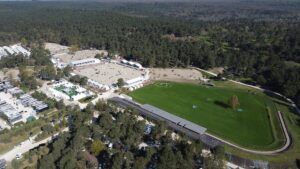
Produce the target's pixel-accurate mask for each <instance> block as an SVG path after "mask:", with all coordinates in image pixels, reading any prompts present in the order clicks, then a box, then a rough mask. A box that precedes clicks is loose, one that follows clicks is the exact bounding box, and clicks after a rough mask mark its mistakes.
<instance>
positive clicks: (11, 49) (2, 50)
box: [0, 44, 31, 59]
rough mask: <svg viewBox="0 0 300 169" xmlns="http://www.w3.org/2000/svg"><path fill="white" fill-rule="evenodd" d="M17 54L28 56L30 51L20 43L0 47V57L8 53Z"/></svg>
mask: <svg viewBox="0 0 300 169" xmlns="http://www.w3.org/2000/svg"><path fill="white" fill-rule="evenodd" d="M17 54H22V55H24V56H30V54H31V53H30V52H29V51H28V50H27V49H25V48H23V47H22V46H21V45H20V44H15V45H11V46H3V47H0V59H1V58H2V57H7V56H9V55H17Z"/></svg>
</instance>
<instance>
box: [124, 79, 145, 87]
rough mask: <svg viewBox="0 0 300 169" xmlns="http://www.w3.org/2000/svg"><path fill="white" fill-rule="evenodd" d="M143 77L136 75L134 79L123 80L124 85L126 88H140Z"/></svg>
mask: <svg viewBox="0 0 300 169" xmlns="http://www.w3.org/2000/svg"><path fill="white" fill-rule="evenodd" d="M144 81H145V79H144V77H142V76H140V77H137V78H134V79H131V80H127V81H125V87H127V88H130V87H132V88H134V89H136V88H140V87H142V84H143V83H144Z"/></svg>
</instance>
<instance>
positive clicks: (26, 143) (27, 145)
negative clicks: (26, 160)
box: [0, 128, 69, 162]
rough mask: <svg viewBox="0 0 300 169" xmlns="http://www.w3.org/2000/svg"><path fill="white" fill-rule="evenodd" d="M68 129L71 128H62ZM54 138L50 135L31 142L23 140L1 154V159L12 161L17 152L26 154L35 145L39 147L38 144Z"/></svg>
mask: <svg viewBox="0 0 300 169" xmlns="http://www.w3.org/2000/svg"><path fill="white" fill-rule="evenodd" d="M68 130H69V128H65V129H64V130H62V131H63V132H64V131H68ZM58 134H59V133H56V134H54V135H53V136H54V137H55V136H57V135H58ZM35 137H36V135H35V136H33V139H32V140H34V138H35ZM52 138H53V137H52V136H50V137H48V138H46V139H44V140H41V141H38V142H34V141H33V142H31V141H30V140H26V141H24V142H22V143H21V145H18V146H16V147H15V148H13V149H12V150H10V151H9V152H7V153H5V154H3V155H1V156H0V159H5V160H6V161H8V162H9V161H12V160H13V159H14V158H15V157H16V155H17V154H24V153H26V152H28V151H29V150H31V149H33V148H35V147H38V146H39V145H41V144H45V143H47V142H49V141H51V140H52Z"/></svg>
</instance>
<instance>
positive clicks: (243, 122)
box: [129, 82, 284, 150]
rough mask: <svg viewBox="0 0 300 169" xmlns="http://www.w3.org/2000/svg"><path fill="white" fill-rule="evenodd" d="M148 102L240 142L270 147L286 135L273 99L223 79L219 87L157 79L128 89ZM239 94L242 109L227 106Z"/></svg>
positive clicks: (257, 146)
mask: <svg viewBox="0 0 300 169" xmlns="http://www.w3.org/2000/svg"><path fill="white" fill-rule="evenodd" d="M129 95H130V96H132V97H133V99H134V100H136V101H138V102H140V103H148V104H152V105H154V106H157V107H158V108H161V109H163V110H166V111H168V112H170V113H173V114H175V115H177V116H180V117H182V118H185V119H187V120H190V121H192V122H194V123H197V124H199V125H201V126H203V127H206V128H207V129H208V132H209V133H212V134H214V135H216V136H219V137H222V138H224V139H226V140H228V141H230V142H233V143H236V144H238V145H240V146H243V147H247V148H252V149H260V150H270V149H275V148H278V147H280V146H281V145H283V143H284V137H283V134H282V131H281V130H280V126H279V123H278V121H277V120H278V119H277V116H276V108H275V106H274V105H275V104H274V103H273V101H272V100H271V99H270V98H269V97H268V96H266V95H264V94H263V93H261V92H258V91H253V90H248V89H246V88H243V87H241V88H239V87H234V85H229V84H227V83H226V82H224V85H222V82H220V83H217V85H216V87H206V86H202V85H196V84H185V83H184V84H183V83H174V82H156V83H154V84H152V85H148V86H146V87H144V88H141V89H138V90H136V91H133V92H131V93H129ZM232 95H237V96H238V98H239V101H240V104H241V105H240V107H239V108H240V109H241V110H242V111H237V110H233V109H232V108H230V107H229V106H228V100H229V98H230V97H231V96H232Z"/></svg>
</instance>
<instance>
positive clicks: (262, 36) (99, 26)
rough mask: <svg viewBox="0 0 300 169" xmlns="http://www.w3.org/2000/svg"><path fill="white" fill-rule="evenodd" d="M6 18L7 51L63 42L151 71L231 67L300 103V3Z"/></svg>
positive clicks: (94, 9) (7, 13) (76, 9)
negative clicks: (118, 57)
mask: <svg viewBox="0 0 300 169" xmlns="http://www.w3.org/2000/svg"><path fill="white" fill-rule="evenodd" d="M0 18H1V23H0V45H7V44H11V43H15V42H19V41H21V42H22V43H24V44H26V45H28V46H30V45H31V44H32V43H35V42H56V43H60V44H63V45H77V46H79V47H81V48H97V49H107V50H108V51H109V52H110V53H111V54H115V53H118V54H120V55H122V56H124V57H125V58H127V59H132V60H137V61H139V62H141V63H142V64H143V65H144V66H148V67H187V66H196V67H200V68H205V69H209V68H214V67H223V68H225V71H224V73H223V76H226V77H230V78H234V79H235V78H237V79H241V80H246V81H247V82H248V83H254V84H259V85H261V86H264V87H266V88H269V89H272V90H275V91H278V92H280V93H282V94H284V95H286V96H287V97H290V98H292V99H294V100H295V101H296V102H297V104H298V105H300V66H299V65H300V64H299V63H300V47H299V41H300V28H299V26H300V25H299V23H300V22H299V21H300V20H299V18H300V3H298V2H271V1H266V2H265V1H263V2H259V1H253V2H250V1H245V2H244V1H241V2H234V3H228V2H220V3H217V4H216V3H205V4H203V3H201V2H199V3H145V4H143V3H129V4H127V3H96V2H90V3H84V2H78V3H68V2H55V3H54V2H26V3H25V2H19V3H15V2H1V3H0Z"/></svg>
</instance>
